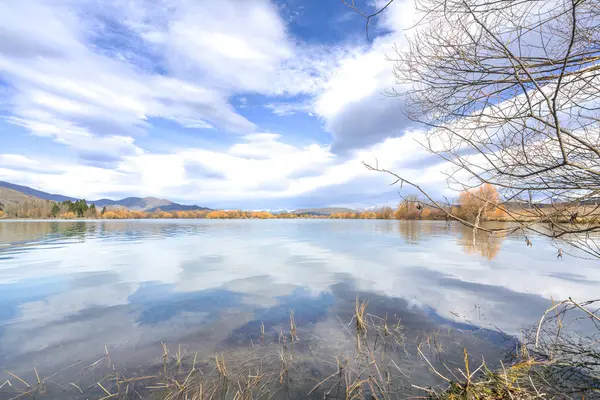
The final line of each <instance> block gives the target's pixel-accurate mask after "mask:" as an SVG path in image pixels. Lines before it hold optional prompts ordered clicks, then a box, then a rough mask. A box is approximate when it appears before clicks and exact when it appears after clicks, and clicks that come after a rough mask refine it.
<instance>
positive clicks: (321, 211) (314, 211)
mask: <svg viewBox="0 0 600 400" xmlns="http://www.w3.org/2000/svg"><path fill="white" fill-rule="evenodd" d="M347 212H356V210H352V209H350V208H343V207H322V208H300V209H298V210H294V211H292V213H294V214H309V215H331V214H338V213H347Z"/></svg>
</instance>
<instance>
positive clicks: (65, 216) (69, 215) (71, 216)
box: [59, 211, 75, 219]
mask: <svg viewBox="0 0 600 400" xmlns="http://www.w3.org/2000/svg"><path fill="white" fill-rule="evenodd" d="M59 217H60V218H62V219H75V213H74V212H72V211H69V212H66V213H62V214H60V216H59Z"/></svg>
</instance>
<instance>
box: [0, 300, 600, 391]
mask: <svg viewBox="0 0 600 400" xmlns="http://www.w3.org/2000/svg"><path fill="white" fill-rule="evenodd" d="M593 304H594V302H591V303H590V302H588V303H576V302H574V301H572V300H570V301H565V302H562V303H556V305H555V306H554V307H552V308H551V309H550V310H549V311H548V312H547V313H545V314H544V316H543V318H542V320H541V322H540V324H539V326H536V327H535V328H534V329H532V332H530V333H529V335H527V336H526V337H525V338H524V340H523V343H521V345H520V346H519V347H518V348H517V351H515V352H514V354H512V356H511V359H510V360H507V362H506V363H502V362H500V363H499V367H497V368H496V367H490V366H489V365H488V364H487V363H486V362H485V361H483V359H478V358H476V357H472V356H471V355H470V354H469V353H468V351H467V350H466V349H465V348H462V347H461V348H460V358H462V361H461V365H458V366H457V365H448V364H446V363H445V362H444V361H443V360H444V359H446V357H445V356H446V354H447V353H448V352H451V351H453V350H451V349H450V348H451V347H452V346H453V344H452V343H447V344H446V345H443V342H444V341H443V338H442V332H440V331H439V330H438V331H433V332H431V333H429V334H428V335H426V336H425V337H421V338H420V339H419V341H418V342H416V343H414V346H415V347H414V349H415V351H414V352H411V351H410V349H411V347H410V346H412V344H411V343H408V344H407V342H406V338H405V336H404V329H403V327H402V325H401V323H400V321H399V320H398V321H397V322H393V323H391V322H390V321H389V320H388V316H387V315H386V316H385V317H377V316H374V315H371V314H369V313H368V312H367V306H368V303H367V301H360V300H359V299H358V298H357V299H356V303H355V310H354V316H353V317H352V319H353V320H355V321H354V322H355V329H352V330H349V329H348V327H349V326H348V325H345V324H340V329H341V330H343V332H344V336H346V337H347V339H352V340H349V341H348V343H349V344H350V347H348V348H346V349H344V350H342V352H340V353H339V354H335V355H332V356H326V357H325V358H320V357H324V356H325V355H324V354H323V353H321V352H319V351H316V352H313V351H311V348H310V345H308V344H307V343H306V342H307V340H304V341H303V342H302V343H300V341H299V339H298V332H299V331H301V328H299V327H298V326H297V324H296V321H295V318H294V313H293V312H291V313H290V318H289V331H286V332H284V331H281V332H280V333H279V337H278V339H277V340H276V341H274V342H273V343H268V341H267V338H266V336H265V327H264V324H262V323H261V325H260V336H261V337H262V338H263V339H262V341H261V342H264V343H260V344H255V343H252V345H251V346H249V347H248V348H247V349H246V350H245V351H242V352H229V353H220V354H217V355H215V356H214V357H213V358H212V359H206V360H198V353H193V355H192V353H188V352H187V351H186V350H185V349H182V347H181V346H178V347H177V352H176V353H175V354H174V355H171V353H170V351H169V349H168V347H167V345H166V344H165V343H161V352H160V359H161V360H162V366H160V367H159V366H157V367H158V368H159V372H154V373H146V374H138V375H135V374H134V375H132V374H131V373H129V374H128V373H127V371H118V370H115V369H114V366H113V365H112V364H111V363H110V362H109V361H108V351H107V350H106V355H105V357H104V358H102V359H100V360H98V361H96V362H95V363H93V364H91V365H89V366H87V367H85V368H84V369H83V373H82V376H81V377H80V379H79V380H77V381H73V382H69V383H67V384H64V385H63V384H60V383H57V382H55V381H53V380H52V378H53V377H54V376H56V375H57V374H54V375H52V376H50V377H45V378H42V377H41V376H40V375H39V373H38V371H37V369H35V368H34V373H35V375H34V376H35V379H36V382H37V384H30V383H29V382H28V381H27V380H26V379H24V378H22V377H19V376H18V375H16V374H15V373H13V372H9V371H5V372H6V374H7V376H8V379H6V380H5V381H4V383H2V384H0V398H3V399H5V398H6V399H10V400H18V399H25V398H43V397H44V396H45V395H47V394H48V393H50V391H48V390H47V389H48V387H49V385H52V386H53V391H52V393H54V395H55V397H52V398H64V397H70V398H88V399H133V398H155V399H164V400H184V399H185V400H209V399H215V400H225V399H227V400H254V399H286V400H288V399H291V398H307V397H311V398H332V399H346V400H350V399H357V400H358V399H364V400H372V399H381V400H387V399H396V398H405V397H408V396H417V397H420V398H429V399H442V400H446V399H465V400H471V399H472V400H496V399H513V400H534V399H545V400H551V399H563V398H573V399H574V398H577V399H581V398H582V396H585V397H584V398H593V396H594V395H595V394H596V395H597V394H598V393H600V392H598V391H596V390H600V378H599V376H600V374H598V367H597V364H596V366H594V365H593V364H592V363H591V362H590V361H589V360H593V359H594V357H598V354H600V353H599V352H598V343H600V341H598V340H597V339H595V340H596V342H588V344H587V345H586V346H585V347H581V346H582V345H581V343H582V342H581V338H578V340H577V341H568V340H567V339H566V338H567V336H564V335H566V334H565V330H566V323H565V315H566V313H567V312H570V311H573V310H577V311H578V312H580V313H581V314H582V315H584V316H585V317H586V318H588V319H590V320H592V321H596V319H597V317H598V314H597V310H593V309H592V308H590V305H593ZM351 322H352V321H351ZM552 328H558V330H559V336H557V335H556V329H552ZM307 335H308V333H307ZM561 335H562V338H561ZM445 337H446V338H448V337H449V336H445ZM354 339H355V340H354ZM534 339H535V340H534ZM549 340H551V344H552V346H550V343H549ZM536 342H537V343H536ZM351 343H354V344H353V345H352V344H351ZM573 343H575V344H576V345H577V346H580V347H577V348H572V347H568V346H572V345H573ZM560 346H562V347H560ZM565 346H566V347H565ZM561 349H562V350H561ZM455 350H456V348H455ZM559 350H561V351H562V353H561V352H560V351H559ZM574 351H580V352H584V351H585V352H586V354H584V355H582V354H579V356H580V357H588V358H584V359H582V358H578V359H576V358H573V352H574ZM594 351H595V353H594ZM565 354H567V355H565ZM456 355H458V353H456ZM597 359H600V357H599V358H597ZM597 359H596V360H597ZM569 360H570V362H571V364H568V363H567V361H569ZM585 360H587V361H586V362H587V365H584V363H583V362H584V361H585ZM102 361H107V362H106V364H103V363H102ZM575 362H577V363H579V364H578V367H579V369H578V371H579V375H578V379H579V380H578V384H577V385H571V384H570V383H569V382H568V380H569V379H570V378H565V376H564V375H561V374H563V373H564V372H565V368H566V369H568V370H571V368H572V367H573V366H574V364H573V363H575ZM78 364H79V363H77V364H74V365H73V366H70V367H67V368H72V367H74V366H77V365H78ZM103 365H106V368H107V369H108V372H106V373H104V374H103V375H102V376H101V377H100V379H96V378H94V376H95V375H93V374H91V373H92V371H94V370H99V369H101V368H103ZM307 365H310V366H309V367H307ZM400 365H402V366H403V367H402V368H401V367H400ZM584 367H587V369H585V368H584ZM314 368H317V370H318V372H319V373H318V374H316V375H315V373H313V372H311V371H312V370H313V369H314ZM418 368H421V369H423V370H424V371H425V370H429V371H430V379H429V382H437V383H435V386H427V385H425V386H420V385H419V384H417V381H419V382H420V381H422V378H421V380H419V379H418V378H414V376H413V375H412V374H413V373H414V371H416V370H417V369H418ZM86 376H87V377H88V379H87V380H85V379H83V378H85V377H86ZM565 379H566V380H567V381H565ZM584 383H585V384H584ZM57 393H58V394H59V397H56V394H57Z"/></svg>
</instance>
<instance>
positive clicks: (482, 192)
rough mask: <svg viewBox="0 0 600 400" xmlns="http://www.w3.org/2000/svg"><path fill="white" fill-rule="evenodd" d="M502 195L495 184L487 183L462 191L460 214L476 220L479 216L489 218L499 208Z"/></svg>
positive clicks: (462, 216)
mask: <svg viewBox="0 0 600 400" xmlns="http://www.w3.org/2000/svg"><path fill="white" fill-rule="evenodd" d="M499 201H500V196H499V195H498V191H497V190H496V188H495V187H494V186H493V185H490V184H489V183H485V184H483V185H481V186H479V187H478V188H476V189H471V190H467V191H464V192H462V193H461V194H460V195H459V197H458V204H459V205H460V209H459V216H460V217H461V218H464V219H466V220H468V221H474V220H475V219H476V218H477V216H478V215H479V216H480V219H487V218H488V217H489V214H490V213H491V212H494V211H495V210H496V209H498V203H499Z"/></svg>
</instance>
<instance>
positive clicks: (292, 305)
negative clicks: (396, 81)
mask: <svg viewBox="0 0 600 400" xmlns="http://www.w3.org/2000/svg"><path fill="white" fill-rule="evenodd" d="M473 239H474V238H473V234H472V231H471V230H469V229H467V228H464V227H462V226H460V225H458V224H456V223H453V224H451V225H450V226H447V225H446V223H444V222H437V221H381V220H140V221H76V222H69V221H62V222H57V221H4V222H0V304H1V306H0V370H8V371H11V372H12V373H14V374H15V375H18V376H19V377H21V378H23V379H24V380H26V381H28V383H31V381H30V380H31V379H33V381H35V380H36V379H37V378H34V376H35V375H34V374H33V367H35V368H36V370H35V371H36V372H37V373H39V375H41V376H43V377H47V376H52V374H55V376H52V377H51V378H48V382H47V383H48V387H49V388H50V389H49V390H48V391H49V392H51V393H52V392H53V393H55V395H56V396H57V398H62V397H61V396H65V394H64V393H69V395H70V396H76V395H77V394H78V390H77V389H74V386H73V387H69V386H68V385H67V383H69V382H73V381H74V380H75V379H76V378H77V379H80V378H82V377H87V378H89V381H90V382H91V383H89V382H88V383H85V382H82V383H81V384H78V385H77V388H78V389H79V388H81V389H82V390H81V391H82V392H86V396H87V395H88V394H89V395H90V396H91V397H90V398H100V397H102V393H103V392H102V390H101V389H99V388H98V387H97V385H96V386H94V385H95V380H96V379H98V378H97V376H98V375H102V374H106V373H107V372H106V371H110V370H112V371H115V370H122V371H126V372H123V373H124V374H127V373H129V374H131V375H136V376H137V375H139V374H141V373H142V372H141V371H149V370H151V369H152V368H153V367H152V366H153V365H154V366H155V365H158V364H160V361H161V354H164V353H163V348H162V345H161V343H164V344H165V346H168V348H169V349H170V353H169V354H170V355H171V356H172V355H173V354H176V352H177V351H179V354H182V353H181V352H183V354H184V357H185V358H186V362H187V363H191V358H193V357H192V354H196V352H198V355H197V358H198V360H200V359H202V360H208V359H210V358H212V359H214V355H215V354H228V355H232V354H233V356H235V354H236V352H243V351H247V350H248V349H253V348H256V346H259V345H260V343H261V342H265V341H266V339H265V337H267V339H269V340H270V339H272V341H273V342H277V343H279V344H281V340H282V339H281V338H282V337H284V336H286V332H287V331H288V330H290V322H289V319H290V312H291V311H293V316H294V322H295V324H296V325H297V329H298V331H297V336H298V340H297V342H298V344H297V346H298V348H299V349H300V350H299V351H301V352H302V354H305V355H306V354H311V357H312V358H311V360H313V361H310V362H309V360H308V358H309V357H308V356H307V357H304V358H303V357H301V356H297V358H296V359H300V360H302V362H303V364H302V365H303V368H306V369H307V371H308V373H309V374H312V376H313V377H314V379H315V382H318V380H319V377H320V376H322V375H323V374H325V373H326V371H325V370H326V369H327V368H325V367H323V368H321V369H320V367H318V366H316V364H318V363H317V362H316V361H314V358H315V356H314V354H318V355H319V357H321V358H322V359H323V360H324V361H323V362H324V363H325V364H332V363H334V362H333V361H332V360H333V359H334V358H333V357H335V354H339V353H340V352H346V353H347V352H348V351H350V350H351V348H352V344H353V341H352V332H350V331H351V330H352V329H353V324H354V322H353V315H354V312H355V305H356V300H357V298H358V299H359V300H360V301H362V300H368V312H369V313H370V314H372V315H373V317H372V318H376V317H375V316H378V317H380V318H382V319H378V320H375V321H383V319H385V320H386V323H387V321H389V325H390V326H393V325H395V324H396V326H398V327H400V326H401V327H402V328H401V329H402V343H404V345H403V346H404V347H403V351H404V352H406V354H407V355H408V354H409V353H411V354H412V358H411V357H407V358H406V360H401V361H398V362H397V363H400V362H402V363H404V365H400V367H401V368H405V370H410V371H411V372H412V373H413V375H411V376H412V378H411V379H413V380H415V382H419V383H420V384H422V385H425V384H436V382H435V377H434V378H431V377H427V375H426V373H425V372H417V370H418V369H419V368H420V369H421V370H426V369H427V368H426V367H424V363H423V362H422V361H418V362H417V359H418V358H417V357H415V356H414V351H415V349H416V347H411V346H416V343H419V346H422V345H423V343H427V345H428V346H429V347H430V350H431V346H432V344H431V343H432V341H431V340H430V339H431V338H432V336H431V335H434V336H433V337H434V339H435V338H436V337H438V339H437V340H439V341H440V342H442V341H443V342H444V343H445V346H446V347H445V348H444V350H442V351H438V354H435V355H432V356H431V358H430V360H432V362H440V363H441V362H442V361H444V360H447V362H458V360H462V358H463V347H466V348H468V349H469V352H472V353H473V354H477V355H484V354H485V355H486V360H489V359H493V358H494V357H495V358H496V359H497V358H498V356H499V355H500V354H503V353H504V352H505V351H506V350H507V348H510V347H511V346H514V342H511V337H513V336H518V335H519V333H520V331H521V329H522V328H523V327H524V326H529V325H531V324H534V323H537V321H538V320H539V318H540V317H541V315H542V313H543V312H544V310H545V309H547V308H548V307H549V306H550V305H551V302H552V299H565V298H567V297H569V296H573V298H576V299H581V300H584V299H592V298H596V297H597V296H598V287H600V268H599V267H598V263H597V261H587V260H582V259H577V258H573V257H567V256H565V258H564V259H562V260H561V259H557V256H556V255H557V250H556V248H555V247H554V246H553V244H552V243H551V241H550V240H548V239H546V238H542V237H535V236H534V237H531V236H530V239H531V241H532V242H533V246H532V247H527V246H526V245H525V241H524V238H523V237H522V236H518V235H516V236H513V237H508V238H489V237H487V236H483V235H477V236H476V237H475V242H473ZM371 320H372V321H374V320H373V319H371ZM398 320H399V322H398ZM374 324H375V325H376V323H374ZM381 326H383V325H381ZM386 329H387V328H386ZM398 332H400V331H399V330H398ZM425 338H426V339H425ZM292 342H293V340H292ZM303 346H305V347H303ZM434 347H435V346H434ZM439 348H440V349H441V345H440V346H439ZM182 349H183V350H182ZM421 349H423V347H419V349H418V351H421ZM440 354H443V356H442V355H440ZM171 356H169V357H171ZM109 357H110V361H108V362H107V361H106V360H107V359H108V358H109ZM176 358H177V357H176V356H174V357H173V359H176ZM98 360H102V362H97V361H98ZM94 362H97V363H96V364H94ZM198 362H199V361H198ZM313 362H314V364H315V365H312V363H313ZM73 364H76V366H74V367H71V366H72V365H73ZM205 364H206V365H208V362H205ZM89 366H92V367H93V368H90V369H89V370H94V372H93V373H88V371H89V370H88V369H85V367H89ZM96 367H98V369H97V368H96ZM101 368H103V369H104V370H103V371H101V372H100V369H101ZM332 368H333V367H332ZM82 371H86V372H85V373H82ZM25 377H28V378H25ZM87 378H86V379H87ZM6 379H12V380H11V382H12V383H13V385H15V384H20V382H19V381H17V380H16V379H15V378H12V376H9V375H6V376H0V385H1V384H2V382H4V381H5V380H6ZM50 382H56V385H55V386H52V384H51V383H50ZM61 382H62V383H61ZM84 383H85V384H87V385H88V386H87V388H88V389H86V388H85V387H84V386H83V385H84ZM107 385H108V383H107V384H106V385H105V386H107ZM307 385H308V383H307ZM313 385H314V382H313V383H311V384H310V385H308V386H306V387H311V386H313ZM409 386H410V385H409ZM2 390H15V389H14V388H11V389H7V387H6V386H5V387H4V388H3V389H0V397H2V395H1V393H2ZM69 390H71V392H70V391H69ZM109 390H110V389H109ZM407 390H409V389H407ZM10 393H13V392H10ZM17 393H18V392H17ZM90 393H91V394H90ZM298 393H300V392H298ZM303 393H304V395H303V396H305V395H306V392H303ZM94 396H96V397H94ZM288 397H294V396H290V395H289V393H288ZM297 398H302V396H300V395H298V396H297ZM321 398H322V395H321Z"/></svg>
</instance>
